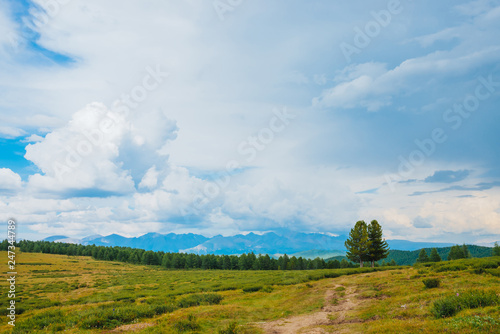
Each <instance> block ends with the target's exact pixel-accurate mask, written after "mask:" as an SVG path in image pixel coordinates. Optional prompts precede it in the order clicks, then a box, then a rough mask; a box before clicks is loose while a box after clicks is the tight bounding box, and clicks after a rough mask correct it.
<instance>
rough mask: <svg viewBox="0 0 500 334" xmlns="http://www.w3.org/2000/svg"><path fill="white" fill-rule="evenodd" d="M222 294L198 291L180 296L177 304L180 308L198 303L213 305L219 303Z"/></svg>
mask: <svg viewBox="0 0 500 334" xmlns="http://www.w3.org/2000/svg"><path fill="white" fill-rule="evenodd" d="M222 299H223V298H222V296H221V295H218V294H216V293H199V294H193V295H189V296H186V297H183V298H181V299H180V300H179V301H178V302H177V304H178V305H179V307H180V308H186V307H191V306H198V305H215V304H220V302H221V301H222Z"/></svg>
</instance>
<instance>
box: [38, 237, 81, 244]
mask: <svg viewBox="0 0 500 334" xmlns="http://www.w3.org/2000/svg"><path fill="white" fill-rule="evenodd" d="M43 240H44V241H51V242H63V243H65V244H79V243H81V240H80V239H75V238H69V237H67V236H64V235H54V236H52V237H48V238H45V239H43Z"/></svg>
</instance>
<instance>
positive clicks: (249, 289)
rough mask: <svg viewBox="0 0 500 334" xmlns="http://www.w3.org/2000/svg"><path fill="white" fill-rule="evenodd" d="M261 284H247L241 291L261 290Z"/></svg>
mask: <svg viewBox="0 0 500 334" xmlns="http://www.w3.org/2000/svg"><path fill="white" fill-rule="evenodd" d="M262 288H263V287H262V285H256V286H248V287H246V288H243V289H242V290H243V292H257V291H260V290H262Z"/></svg>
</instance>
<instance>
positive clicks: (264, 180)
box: [0, 0, 500, 244]
mask: <svg viewBox="0 0 500 334" xmlns="http://www.w3.org/2000/svg"><path fill="white" fill-rule="evenodd" d="M0 2H1V8H2V9H1V11H0V29H2V32H3V33H2V34H1V37H0V69H1V71H2V77H1V78H0V80H1V84H0V150H1V151H0V152H1V156H0V219H2V220H7V219H8V218H10V217H15V218H17V219H18V221H19V222H20V226H21V228H22V229H21V234H22V236H21V237H25V238H30V239H40V238H43V237H46V236H49V235H56V234H58V235H60V234H62V235H67V236H70V237H84V236H87V235H91V234H103V235H106V234H111V233H119V234H122V235H127V236H137V235H141V234H144V233H148V232H159V233H168V232H176V233H183V232H194V233H200V234H205V235H215V234H224V235H232V234H236V233H240V232H250V231H254V232H264V231H273V230H274V231H277V230H280V231H281V230H283V229H291V230H297V231H306V232H331V233H339V234H340V233H346V232H347V231H348V230H349V229H350V228H351V227H352V225H353V224H354V222H355V221H357V220H359V219H364V220H371V219H377V220H378V221H379V222H380V223H381V224H382V226H383V227H384V232H385V235H386V237H387V238H390V239H409V240H414V241H440V242H443V241H447V242H457V243H462V242H471V243H472V242H475V243H481V244H489V243H491V242H493V241H496V240H500V234H499V233H500V232H499V231H500V168H499V167H498V166H499V163H500V155H499V154H498V143H499V142H500V135H499V131H498V130H499V126H498V124H500V113H499V111H498V106H499V102H500V61H499V60H500V43H499V41H498V36H499V33H500V23H499V22H500V1H490V0H475V1H441V2H439V3H438V4H436V3H435V2H431V1H419V2H415V1H408V0H401V1H396V0H390V1H370V2H355V3H344V2H339V1H337V2H335V1H326V0H325V1H314V2H306V1H294V2H290V1H284V0H282V1H274V2H272V3H269V2H266V1H252V2H250V1H242V2H241V3H239V4H237V5H235V4H234V2H232V3H233V4H232V5H231V4H230V2H227V1H225V0H220V1H213V2H207V1H199V0H192V1H184V2H181V3H179V2H174V1H159V0H158V1H150V2H148V3H147V4H145V3H142V2H136V1H117V0H116V1H106V2H105V3H102V2H100V1H93V0H91V1H80V0H71V1H59V0H54V1H52V2H44V1H38V0H37V1H6V0H0ZM47 4H48V5H47Z"/></svg>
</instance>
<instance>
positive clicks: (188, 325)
mask: <svg viewBox="0 0 500 334" xmlns="http://www.w3.org/2000/svg"><path fill="white" fill-rule="evenodd" d="M173 327H174V329H176V330H177V331H178V332H180V333H183V332H187V331H197V330H199V329H200V325H199V324H198V323H197V322H196V318H195V317H194V315H192V314H190V315H188V317H187V319H182V320H179V321H177V322H176V323H174V326H173Z"/></svg>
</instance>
